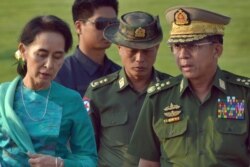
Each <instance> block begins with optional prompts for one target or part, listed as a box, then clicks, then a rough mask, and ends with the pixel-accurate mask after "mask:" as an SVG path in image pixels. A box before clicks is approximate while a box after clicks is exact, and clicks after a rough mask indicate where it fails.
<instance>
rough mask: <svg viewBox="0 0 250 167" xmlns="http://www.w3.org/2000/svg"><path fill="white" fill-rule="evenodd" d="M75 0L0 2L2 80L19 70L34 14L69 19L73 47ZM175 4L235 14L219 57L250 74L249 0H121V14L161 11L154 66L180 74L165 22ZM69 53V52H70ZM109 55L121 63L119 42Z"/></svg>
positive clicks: (225, 64)
mask: <svg viewBox="0 0 250 167" xmlns="http://www.w3.org/2000/svg"><path fill="white" fill-rule="evenodd" d="M72 4H73V0H42V1H40V0H25V1H21V0H1V3H0V9H1V10H0V82H4V81H9V80H12V79H13V78H14V77H15V76H16V75H17V74H16V66H15V65H14V63H15V59H14V53H15V51H16V50H17V46H18V43H17V41H18V38H19V34H20V32H21V30H22V28H23V26H24V25H25V24H26V23H27V22H28V21H29V20H30V19H31V18H32V17H34V16H37V15H44V14H46V15H47V14H53V15H56V16H58V17H60V18H62V19H64V20H65V21H67V22H68V23H69V25H70V26H71V31H72V34H73V37H74V46H73V47H72V49H71V51H70V53H71V52H73V51H74V49H75V46H76V45H77V35H76V33H75V29H74V26H73V21H72V16H71V6H72ZM175 5H187V6H193V7H200V8H204V9H207V10H212V11H214V12H218V13H221V14H224V15H227V16H230V17H231V18H232V20H231V23H230V24H229V25H228V26H227V27H226V31H225V36H224V52H223V55H222V57H221V58H220V60H219V65H220V67H221V68H223V69H225V70H228V71H231V72H233V73H236V74H238V75H243V76H247V77H250V68H249V67H248V65H249V64H250V57H248V54H249V53H248V51H249V48H250V28H249V27H250V1H247V0H237V1H228V0H137V1H135V0H119V16H120V15H122V14H124V13H126V12H130V11H138V10H140V11H146V12H149V13H152V14H153V15H159V17H160V21H161V25H162V29H163V33H164V39H163V41H162V43H161V46H160V49H159V53H158V57H157V60H156V64H155V67H156V68H157V69H159V70H160V71H162V72H166V73H169V74H172V75H178V74H179V73H180V72H179V70H178V69H177V66H176V65H175V61H174V58H173V56H172V54H171V52H170V50H169V48H168V45H167V39H168V35H169V28H170V26H169V25H167V24H166V20H165V16H164V13H165V10H166V9H167V8H169V7H172V6H175ZM70 53H68V54H67V55H69V54H70ZM107 54H108V55H109V57H110V58H111V59H112V60H114V61H115V62H117V63H118V64H120V58H119V55H118V52H117V49H116V46H114V45H112V47H111V48H110V49H108V51H107Z"/></svg>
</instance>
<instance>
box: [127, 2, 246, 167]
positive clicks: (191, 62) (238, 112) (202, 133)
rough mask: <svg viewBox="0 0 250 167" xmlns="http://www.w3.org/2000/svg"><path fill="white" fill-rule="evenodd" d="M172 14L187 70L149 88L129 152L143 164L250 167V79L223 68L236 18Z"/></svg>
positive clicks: (173, 41) (172, 41)
mask: <svg viewBox="0 0 250 167" xmlns="http://www.w3.org/2000/svg"><path fill="white" fill-rule="evenodd" d="M166 19H167V22H168V23H170V24H172V28H171V32H170V38H169V40H168V43H169V45H170V46H171V50H172V53H173V55H174V56H175V59H176V62H177V65H178V67H179V69H180V71H181V72H182V75H180V76H177V77H174V78H170V79H167V80H165V81H160V82H158V83H156V84H155V85H153V86H152V87H150V88H149V89H148V95H147V97H146V98H145V101H144V105H143V107H142V110H141V112H140V116H139V118H138V121H137V124H136V127H135V130H134V133H133V136H132V139H131V145H130V146H129V151H128V152H129V153H131V154H133V155H135V156H139V157H141V159H140V163H139V167H149V166H150V167H160V166H161V167H173V166H176V167H177V166H178V167H211V166H219V167H247V166H249V161H250V150H249V149H250V131H249V129H250V79H249V78H246V77H242V76H237V75H235V74H232V73H230V72H227V71H223V70H222V69H220V68H219V67H218V59H219V57H220V56H221V54H222V51H223V34H224V26H225V25H227V24H228V23H229V21H230V18H229V17H226V16H223V15H220V14H217V13H214V12H211V11H207V10H203V9H199V8H193V7H185V6H182V7H180V6H179V7H173V8H170V9H168V10H167V11H166ZM159 85H164V86H163V87H161V89H158V88H159ZM142 137H143V139H142Z"/></svg>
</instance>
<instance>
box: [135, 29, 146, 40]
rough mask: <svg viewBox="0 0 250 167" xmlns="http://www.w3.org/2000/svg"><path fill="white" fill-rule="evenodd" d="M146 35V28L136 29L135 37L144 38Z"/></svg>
mask: <svg viewBox="0 0 250 167" xmlns="http://www.w3.org/2000/svg"><path fill="white" fill-rule="evenodd" d="M145 36H146V30H145V29H143V28H141V27H139V28H137V29H136V30H135V37H139V38H144V37H145Z"/></svg>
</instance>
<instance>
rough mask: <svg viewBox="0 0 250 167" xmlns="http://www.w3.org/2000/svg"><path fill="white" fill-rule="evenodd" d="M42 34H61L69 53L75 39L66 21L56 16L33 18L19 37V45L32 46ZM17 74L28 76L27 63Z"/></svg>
mask: <svg viewBox="0 0 250 167" xmlns="http://www.w3.org/2000/svg"><path fill="white" fill-rule="evenodd" d="M42 32H56V33H59V34H61V35H62V36H63V37H64V39H65V46H64V51H65V52H68V51H69V49H70V48H71V47H72V43H73V38H72V34H71V31H70V28H69V25H68V24H67V23H66V22H65V21H63V20H62V19H60V18H58V17H56V16H54V15H45V16H36V17H34V18H32V19H31V20H30V21H29V22H28V23H27V24H26V25H25V26H24V28H23V30H22V32H21V34H20V37H19V43H23V44H24V45H30V44H31V43H32V42H33V41H34V40H35V38H36V36H37V35H38V34H40V33H42ZM17 72H18V73H19V74H20V75H21V76H22V77H24V76H25V75H26V73H27V66H26V62H24V65H21V64H18V65H17Z"/></svg>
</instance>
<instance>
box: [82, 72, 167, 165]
mask: <svg viewBox="0 0 250 167" xmlns="http://www.w3.org/2000/svg"><path fill="white" fill-rule="evenodd" d="M169 77H170V76H169V75H167V74H164V73H160V72H158V71H155V70H154V71H153V75H152V83H151V84H150V85H153V82H157V81H160V80H163V79H166V78H169ZM146 93H147V92H146V90H145V92H143V93H138V92H136V91H135V90H134V89H133V88H132V87H131V86H130V85H129V82H128V80H127V78H126V75H125V73H124V69H122V70H120V71H118V72H115V73H113V74H111V75H108V76H106V77H102V78H100V79H98V80H95V81H93V82H92V83H91V85H90V87H89V88H88V89H87V92H86V94H85V97H84V102H85V106H86V108H87V109H88V110H89V113H90V116H91V118H92V122H93V125H94V128H95V134H96V140H97V142H98V145H99V150H98V152H99V167H100V166H106V167H107V166H109V167H121V166H127V167H128V166H129V167H132V166H138V162H139V159H138V158H135V157H132V156H130V155H129V154H127V147H128V144H129V141H130V138H131V135H132V132H133V129H134V126H135V124H136V121H137V118H138V115H139V112H140V109H141V106H142V104H143V101H144V98H145V96H146Z"/></svg>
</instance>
